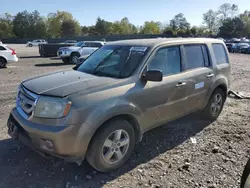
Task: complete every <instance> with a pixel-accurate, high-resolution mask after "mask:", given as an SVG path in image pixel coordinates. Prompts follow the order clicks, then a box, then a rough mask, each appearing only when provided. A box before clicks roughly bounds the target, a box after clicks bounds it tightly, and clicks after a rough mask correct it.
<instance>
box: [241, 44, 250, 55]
mask: <svg viewBox="0 0 250 188" xmlns="http://www.w3.org/2000/svg"><path fill="white" fill-rule="evenodd" d="M241 53H244V54H250V45H249V46H244V47H242V48H241Z"/></svg>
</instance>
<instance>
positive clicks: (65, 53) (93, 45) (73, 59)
mask: <svg viewBox="0 0 250 188" xmlns="http://www.w3.org/2000/svg"><path fill="white" fill-rule="evenodd" d="M104 44H105V42H103V41H80V42H78V43H76V44H75V45H74V46H69V47H61V48H59V49H58V51H57V56H58V57H60V58H61V59H62V61H63V62H64V63H70V64H78V61H79V57H81V56H86V55H90V54H92V53H93V52H94V51H96V50H97V49H98V48H100V47H102V46H103V45H104Z"/></svg>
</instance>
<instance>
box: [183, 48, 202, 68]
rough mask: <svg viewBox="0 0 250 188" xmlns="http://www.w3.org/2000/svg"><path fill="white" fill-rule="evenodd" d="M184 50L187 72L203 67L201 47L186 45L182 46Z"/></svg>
mask: <svg viewBox="0 0 250 188" xmlns="http://www.w3.org/2000/svg"><path fill="white" fill-rule="evenodd" d="M184 50H185V54H186V58H187V65H186V68H187V70H189V69H195V68H199V67H204V66H205V60H204V57H203V53H204V52H203V50H202V45H187V46H184Z"/></svg>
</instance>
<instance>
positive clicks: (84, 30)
mask: <svg viewBox="0 0 250 188" xmlns="http://www.w3.org/2000/svg"><path fill="white" fill-rule="evenodd" d="M88 34H89V27H87V26H82V27H81V35H83V36H84V35H88Z"/></svg>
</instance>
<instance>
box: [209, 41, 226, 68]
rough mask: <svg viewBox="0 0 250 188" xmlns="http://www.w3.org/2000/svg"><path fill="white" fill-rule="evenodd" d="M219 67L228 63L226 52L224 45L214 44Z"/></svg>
mask: <svg viewBox="0 0 250 188" xmlns="http://www.w3.org/2000/svg"><path fill="white" fill-rule="evenodd" d="M212 47H213V49H214V55H215V58H216V63H217V65H219V64H223V63H228V58H227V54H226V50H225V48H224V46H223V45H222V44H212Z"/></svg>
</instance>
